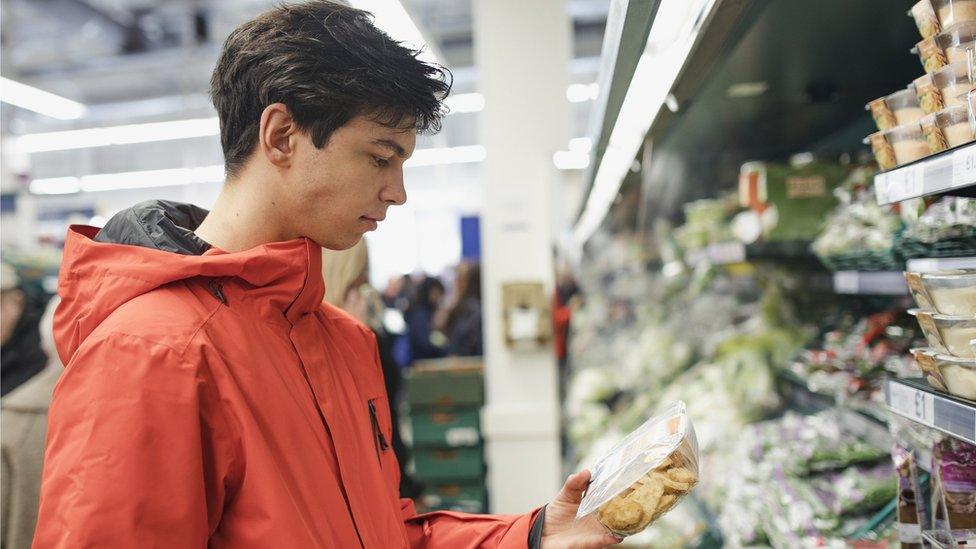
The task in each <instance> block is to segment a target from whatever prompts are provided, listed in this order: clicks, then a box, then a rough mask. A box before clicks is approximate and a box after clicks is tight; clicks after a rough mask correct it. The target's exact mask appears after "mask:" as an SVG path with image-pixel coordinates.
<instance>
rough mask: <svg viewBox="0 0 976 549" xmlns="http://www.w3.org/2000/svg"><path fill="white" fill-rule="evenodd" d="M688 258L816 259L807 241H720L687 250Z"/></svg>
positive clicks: (717, 261)
mask: <svg viewBox="0 0 976 549" xmlns="http://www.w3.org/2000/svg"><path fill="white" fill-rule="evenodd" d="M688 260H689V262H690V263H692V264H697V263H700V262H702V261H706V260H707V261H708V262H709V263H711V264H712V265H730V264H733V263H742V262H744V261H757V260H781V261H817V259H816V256H814V255H813V253H811V252H810V242H808V241H788V242H757V243H755V244H748V245H746V244H743V243H741V242H721V243H718V244H709V245H708V246H706V247H705V248H703V249H701V250H693V251H691V252H689V253H688Z"/></svg>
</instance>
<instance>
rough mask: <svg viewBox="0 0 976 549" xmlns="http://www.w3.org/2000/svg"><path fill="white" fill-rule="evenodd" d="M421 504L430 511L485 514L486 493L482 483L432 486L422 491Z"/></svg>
mask: <svg viewBox="0 0 976 549" xmlns="http://www.w3.org/2000/svg"><path fill="white" fill-rule="evenodd" d="M423 502H424V505H426V506H427V507H428V508H429V509H430V510H432V511H438V510H447V511H462V512H465V513H485V512H487V511H488V491H487V489H485V485H484V483H482V482H480V481H479V482H459V483H447V484H432V485H428V486H427V487H426V488H425V489H424V495H423Z"/></svg>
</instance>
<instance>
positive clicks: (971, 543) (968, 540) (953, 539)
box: [922, 530, 976, 549]
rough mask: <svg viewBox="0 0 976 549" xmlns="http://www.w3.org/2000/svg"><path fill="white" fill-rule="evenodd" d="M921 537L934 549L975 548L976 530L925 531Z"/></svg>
mask: <svg viewBox="0 0 976 549" xmlns="http://www.w3.org/2000/svg"><path fill="white" fill-rule="evenodd" d="M922 537H923V538H925V540H926V541H928V542H929V543H930V544H931V545H932V547H934V548H935V549H963V548H966V547H976V530H926V531H924V532H922Z"/></svg>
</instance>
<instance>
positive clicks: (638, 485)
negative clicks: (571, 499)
mask: <svg viewBox="0 0 976 549" xmlns="http://www.w3.org/2000/svg"><path fill="white" fill-rule="evenodd" d="M591 471H592V475H591V480H590V486H589V488H587V490H586V495H585V496H583V501H582V502H580V506H579V509H578V511H577V512H576V518H577V519H580V518H583V517H586V516H588V515H591V514H594V513H595V514H596V518H597V520H598V521H599V522H600V524H602V525H603V526H604V527H606V528H607V529H608V530H609V531H610V532H611V533H613V534H615V535H617V536H630V535H633V534H636V533H638V532H640V531H642V530H644V529H645V528H647V526H648V525H650V524H651V523H652V522H654V521H655V520H657V519H658V518H659V517H661V516H662V515H664V514H665V513H667V512H668V511H669V510H671V509H672V508H673V507H674V506H675V505H676V504H677V503H678V502H679V501H681V499H682V498H683V497H684V496H685V495H687V494H688V493H689V492H690V491H691V489H692V488H694V487H695V485H696V484H697V483H698V440H697V438H696V437H695V429H694V427H692V425H691V418H689V417H688V414H687V412H686V411H685V404H684V402H681V401H678V402H676V403H674V404H672V405H671V406H669V407H668V408H667V409H666V410H665V411H664V412H663V413H662V414H660V415H657V416H654V417H652V418H651V419H648V420H647V421H646V422H645V423H644V424H643V425H641V426H640V427H638V428H637V429H636V430H635V431H634V432H632V433H630V434H629V435H627V437H626V438H624V440H623V441H621V442H620V443H619V444H617V445H616V446H615V447H614V448H613V449H611V450H610V451H609V452H608V453H607V455H605V456H604V457H603V458H601V459H600V461H598V462H597V463H596V465H595V466H594V467H593V468H592V470H591Z"/></svg>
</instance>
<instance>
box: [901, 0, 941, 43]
mask: <svg viewBox="0 0 976 549" xmlns="http://www.w3.org/2000/svg"><path fill="white" fill-rule="evenodd" d="M908 14H909V15H911V16H912V19H914V20H915V25H916V26H917V27H918V32H919V34H921V35H922V38H931V37H933V36H935V35H936V34H939V33H940V32H941V31H942V26H941V24H940V23H939V16H938V15H937V14H936V12H935V9H934V8H933V6H932V2H931V0H919V1H918V2H916V3H915V5H914V6H912V9H911V10H909V12H908Z"/></svg>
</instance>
